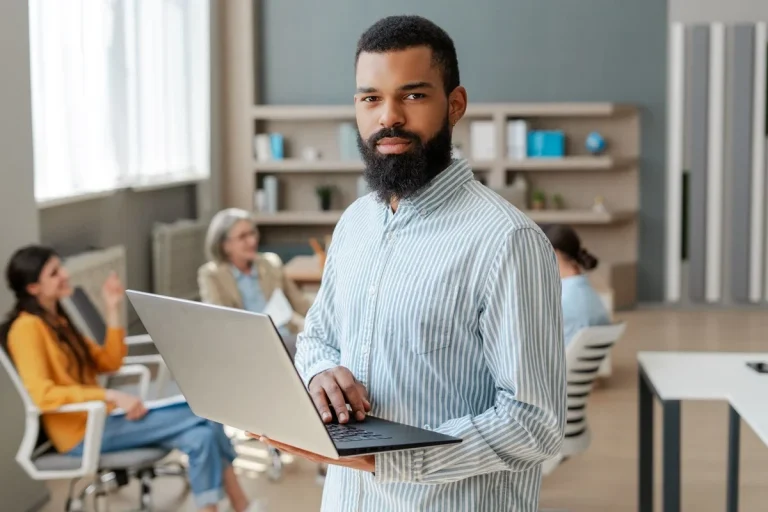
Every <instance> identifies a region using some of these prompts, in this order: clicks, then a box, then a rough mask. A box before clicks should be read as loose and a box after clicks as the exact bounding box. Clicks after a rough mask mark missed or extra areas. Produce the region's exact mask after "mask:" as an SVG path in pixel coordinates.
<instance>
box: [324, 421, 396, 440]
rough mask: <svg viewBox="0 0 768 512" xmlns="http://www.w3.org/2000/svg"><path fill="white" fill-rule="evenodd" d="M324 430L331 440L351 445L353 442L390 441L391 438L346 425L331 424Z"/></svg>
mask: <svg viewBox="0 0 768 512" xmlns="http://www.w3.org/2000/svg"><path fill="white" fill-rule="evenodd" d="M325 428H327V429H328V434H330V436H331V439H333V440H334V441H336V442H337V443H351V442H354V441H379V440H382V439H391V437H387V436H385V435H383V434H377V433H375V432H371V431H370V430H365V429H363V428H358V427H352V426H348V425H340V424H338V423H332V424H330V425H326V426H325Z"/></svg>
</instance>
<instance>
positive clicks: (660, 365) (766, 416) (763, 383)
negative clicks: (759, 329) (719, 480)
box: [637, 352, 768, 512]
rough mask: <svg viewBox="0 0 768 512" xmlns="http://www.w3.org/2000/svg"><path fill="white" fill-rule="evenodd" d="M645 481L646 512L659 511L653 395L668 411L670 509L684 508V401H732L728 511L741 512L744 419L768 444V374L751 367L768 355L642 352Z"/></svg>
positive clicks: (641, 501)
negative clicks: (656, 508) (655, 485)
mask: <svg viewBox="0 0 768 512" xmlns="http://www.w3.org/2000/svg"><path fill="white" fill-rule="evenodd" d="M637 360H638V365H639V372H638V373H639V410H638V413H639V414H638V421H639V432H638V433H639V447H638V448H639V467H638V469H639V481H638V505H639V511H640V512H651V511H652V510H653V397H654V396H656V398H658V399H659V400H660V401H661V402H662V406H663V410H664V423H663V434H662V439H663V454H662V457H663V464H662V467H663V471H664V480H663V491H664V499H663V505H664V511H665V512H678V511H679V510H680V401H682V400H726V401H728V402H729V404H730V415H729V416H730V417H729V433H728V438H729V443H728V445H729V446H728V479H727V491H728V492H727V508H726V510H727V511H728V512H736V511H737V510H738V471H739V426H740V419H744V421H745V422H746V423H747V424H748V425H749V426H750V427H751V428H752V430H754V431H755V433H756V434H757V435H758V437H759V438H760V439H761V440H762V441H763V443H765V444H766V445H768V407H767V406H766V398H765V397H766V396H767V395H768V374H761V373H758V372H756V371H754V370H752V369H751V368H749V367H747V365H746V363H747V362H749V361H768V353H728V352H640V353H639V354H638V356H637Z"/></svg>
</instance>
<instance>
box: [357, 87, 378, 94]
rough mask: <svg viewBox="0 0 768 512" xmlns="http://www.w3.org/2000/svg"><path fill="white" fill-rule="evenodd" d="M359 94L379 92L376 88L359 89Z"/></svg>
mask: <svg viewBox="0 0 768 512" xmlns="http://www.w3.org/2000/svg"><path fill="white" fill-rule="evenodd" d="M357 92H358V93H360V94H370V93H372V92H378V90H377V89H376V88H375V87H358V88H357Z"/></svg>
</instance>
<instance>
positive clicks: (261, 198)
mask: <svg viewBox="0 0 768 512" xmlns="http://www.w3.org/2000/svg"><path fill="white" fill-rule="evenodd" d="M265 201H266V196H265V195H264V189H261V188H259V189H256V191H255V192H254V193H253V209H254V210H255V211H257V212H259V213H264V203H265Z"/></svg>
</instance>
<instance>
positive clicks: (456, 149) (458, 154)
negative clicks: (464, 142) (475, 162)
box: [451, 142, 464, 160]
mask: <svg viewBox="0 0 768 512" xmlns="http://www.w3.org/2000/svg"><path fill="white" fill-rule="evenodd" d="M451 157H452V158H455V159H456V160H459V159H461V158H464V152H463V151H462V150H461V144H460V143H458V142H454V143H453V145H452V147H451Z"/></svg>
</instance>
